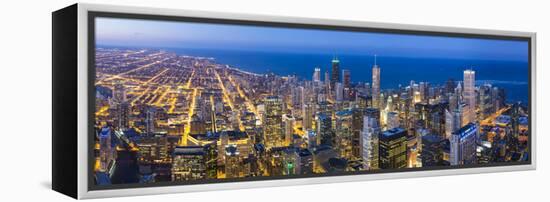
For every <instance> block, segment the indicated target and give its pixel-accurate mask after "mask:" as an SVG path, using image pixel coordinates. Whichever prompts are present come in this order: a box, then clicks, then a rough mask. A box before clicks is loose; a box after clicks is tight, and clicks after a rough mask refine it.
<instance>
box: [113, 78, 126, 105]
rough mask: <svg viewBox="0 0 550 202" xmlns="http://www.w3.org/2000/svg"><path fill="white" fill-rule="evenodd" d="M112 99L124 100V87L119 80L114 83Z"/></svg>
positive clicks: (116, 100)
mask: <svg viewBox="0 0 550 202" xmlns="http://www.w3.org/2000/svg"><path fill="white" fill-rule="evenodd" d="M113 99H114V100H115V102H118V103H121V102H126V89H125V88H124V85H123V84H122V83H121V82H120V81H117V82H116V83H115V84H114V90H113Z"/></svg>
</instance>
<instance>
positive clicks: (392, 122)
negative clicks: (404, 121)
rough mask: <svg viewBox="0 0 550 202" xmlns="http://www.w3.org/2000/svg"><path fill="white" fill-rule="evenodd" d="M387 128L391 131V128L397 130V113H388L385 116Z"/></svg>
mask: <svg viewBox="0 0 550 202" xmlns="http://www.w3.org/2000/svg"><path fill="white" fill-rule="evenodd" d="M387 120H388V121H387V126H388V127H387V128H388V129H392V128H397V127H399V125H400V124H399V113H397V112H388V115H387Z"/></svg>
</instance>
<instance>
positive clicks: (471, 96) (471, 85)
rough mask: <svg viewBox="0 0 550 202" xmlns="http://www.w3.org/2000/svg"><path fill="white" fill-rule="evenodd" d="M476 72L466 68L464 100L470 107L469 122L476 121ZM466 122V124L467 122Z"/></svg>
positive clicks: (468, 110) (467, 114)
mask: <svg viewBox="0 0 550 202" xmlns="http://www.w3.org/2000/svg"><path fill="white" fill-rule="evenodd" d="M475 83H476V72H475V71H474V70H471V69H469V70H464V92H463V93H462V95H463V97H464V102H465V103H466V104H468V109H467V112H468V113H466V116H468V118H467V121H468V122H467V123H472V122H475V121H476V91H475ZM467 123H465V124H467Z"/></svg>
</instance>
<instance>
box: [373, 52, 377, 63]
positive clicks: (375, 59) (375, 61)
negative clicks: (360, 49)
mask: <svg viewBox="0 0 550 202" xmlns="http://www.w3.org/2000/svg"><path fill="white" fill-rule="evenodd" d="M376 56H377V55H376V54H374V65H376Z"/></svg>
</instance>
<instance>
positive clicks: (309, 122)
mask: <svg viewBox="0 0 550 202" xmlns="http://www.w3.org/2000/svg"><path fill="white" fill-rule="evenodd" d="M302 108H303V109H302V128H303V130H304V131H306V130H311V129H312V128H313V115H314V114H315V113H314V110H315V106H314V105H313V104H311V103H307V104H305V105H304V106H303V107H302Z"/></svg>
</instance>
